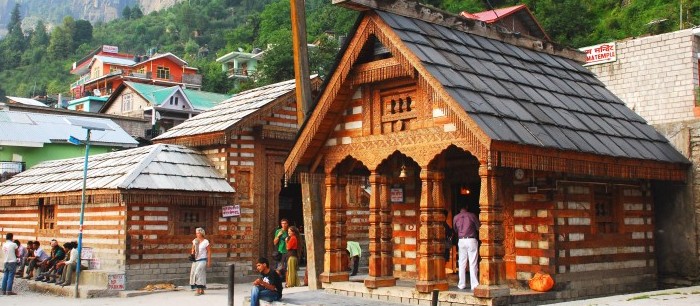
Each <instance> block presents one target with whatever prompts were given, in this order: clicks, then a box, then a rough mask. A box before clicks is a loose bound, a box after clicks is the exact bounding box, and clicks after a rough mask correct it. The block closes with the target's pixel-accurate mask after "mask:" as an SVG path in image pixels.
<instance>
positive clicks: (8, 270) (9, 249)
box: [2, 233, 18, 295]
mask: <svg viewBox="0 0 700 306" xmlns="http://www.w3.org/2000/svg"><path fill="white" fill-rule="evenodd" d="M12 238H13V235H12V233H7V235H5V239H6V241H5V243H4V244H3V245H2V252H3V253H4V254H5V274H4V275H3V276H2V295H17V293H14V292H13V291H12V283H13V282H14V281H15V272H16V271H17V255H18V254H17V253H18V252H17V245H16V244H15V242H14V241H12Z"/></svg>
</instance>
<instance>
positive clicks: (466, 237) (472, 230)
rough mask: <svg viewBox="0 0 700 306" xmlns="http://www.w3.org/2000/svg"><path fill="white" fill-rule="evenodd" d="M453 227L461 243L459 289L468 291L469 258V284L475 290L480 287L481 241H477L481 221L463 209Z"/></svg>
mask: <svg viewBox="0 0 700 306" xmlns="http://www.w3.org/2000/svg"><path fill="white" fill-rule="evenodd" d="M452 221H453V222H452V226H453V227H454V231H455V232H456V233H457V237H458V238H459V241H458V242H457V247H458V248H459V260H458V262H459V283H458V284H457V288H459V289H466V288H467V284H466V278H467V271H466V270H467V257H468V258H469V284H470V285H471V289H472V290H474V288H476V286H478V285H479V266H478V263H477V261H478V259H479V241H478V240H477V239H476V238H477V234H478V232H479V219H478V218H477V217H476V215H474V214H473V213H471V212H468V211H467V209H466V208H462V209H460V211H459V214H457V215H456V216H455V217H454V219H453V220H452Z"/></svg>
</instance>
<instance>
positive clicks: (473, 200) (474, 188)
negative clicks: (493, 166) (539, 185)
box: [431, 146, 481, 281]
mask: <svg viewBox="0 0 700 306" xmlns="http://www.w3.org/2000/svg"><path fill="white" fill-rule="evenodd" d="M431 166H433V167H434V169H435V170H436V171H439V172H442V173H444V177H445V179H444V181H443V190H444V193H445V194H444V197H445V210H447V217H446V220H445V221H446V222H447V224H448V225H449V226H450V228H451V229H453V230H454V226H453V224H452V220H453V219H454V216H455V215H457V214H458V213H459V210H460V209H461V208H462V207H466V208H467V210H468V211H470V212H473V213H475V214H476V215H477V216H478V215H479V212H480V209H479V196H480V192H481V180H480V178H479V161H478V160H477V159H476V158H475V157H474V156H472V155H471V154H469V153H468V152H466V151H464V150H462V149H460V148H457V147H455V146H450V147H448V148H447V149H445V150H444V151H443V152H442V153H441V154H440V155H438V156H436V158H435V160H433V162H432V163H431ZM456 235H457V233H456V231H454V237H453V239H452V240H451V241H450V242H451V243H450V244H449V246H450V250H449V252H448V254H447V256H448V258H446V260H445V273H446V275H448V276H449V279H450V280H451V281H456V278H457V277H458V276H457V272H458V261H457V259H458V256H459V251H458V249H457V241H458V237H456ZM445 244H446V246H447V245H448V243H447V242H446V243H445Z"/></svg>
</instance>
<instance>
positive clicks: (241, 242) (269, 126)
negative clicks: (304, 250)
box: [154, 78, 320, 273]
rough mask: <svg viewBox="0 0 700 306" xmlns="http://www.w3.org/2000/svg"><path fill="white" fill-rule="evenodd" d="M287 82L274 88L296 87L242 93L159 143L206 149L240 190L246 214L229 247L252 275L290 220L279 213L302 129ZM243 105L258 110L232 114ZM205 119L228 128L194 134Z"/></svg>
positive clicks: (234, 219)
mask: <svg viewBox="0 0 700 306" xmlns="http://www.w3.org/2000/svg"><path fill="white" fill-rule="evenodd" d="M283 83H284V84H282V83H278V84H273V85H270V86H268V87H269V88H272V89H271V90H274V88H280V87H284V86H287V87H289V86H290V85H289V84H291V87H289V88H288V89H284V90H282V91H278V92H274V93H270V92H268V91H266V89H265V88H263V89H253V90H251V91H250V92H243V93H240V94H239V95H238V96H234V97H233V98H231V99H229V100H227V101H224V102H222V103H221V104H220V105H218V106H217V107H215V108H213V109H211V110H210V111H207V112H204V113H202V114H201V115H199V116H196V117H193V118H192V119H191V120H188V121H185V122H184V123H183V124H182V125H180V126H178V127H175V128H174V129H173V130H171V131H169V132H168V133H165V134H163V135H161V136H160V137H158V138H157V139H155V140H154V141H155V142H160V143H173V144H181V145H186V146H190V147H195V148H197V149H199V150H201V151H202V152H203V153H204V154H205V155H207V156H208V157H209V160H210V162H211V163H212V165H213V166H214V167H215V168H216V169H217V171H218V172H219V173H221V174H222V175H223V176H224V177H226V178H227V180H228V181H229V183H230V184H231V186H232V187H233V188H234V189H235V190H236V193H235V195H234V203H235V204H237V205H240V208H241V215H240V216H238V217H231V218H228V219H231V223H232V224H234V226H233V227H232V229H233V230H234V233H232V235H231V237H230V240H229V241H228V243H231V244H232V245H235V246H236V251H235V252H233V253H232V254H233V256H235V257H237V258H239V259H240V260H242V261H246V262H248V263H249V264H248V265H246V266H245V267H244V268H243V271H245V272H246V273H255V271H254V269H253V267H254V265H255V262H256V260H257V259H258V258H259V257H261V256H262V257H268V258H269V257H270V255H271V254H272V250H273V238H274V231H275V229H276V228H277V227H278V226H279V220H280V218H288V216H281V215H280V213H279V209H280V191H281V190H282V189H283V188H284V187H285V186H284V184H285V182H284V177H285V176H284V168H283V165H284V160H285V158H286V157H287V155H288V153H289V150H290V149H291V147H292V145H293V144H294V142H293V140H294V137H295V135H296V132H297V130H298V126H297V118H296V113H297V112H296V99H295V96H294V87H293V84H294V83H293V82H289V81H287V82H283ZM280 84H281V85H280ZM312 85H313V87H314V90H316V91H317V90H318V87H319V86H320V79H318V78H315V79H313V80H312ZM256 91H257V92H256ZM272 96H274V97H273V98H271V97H272ZM242 104H251V105H258V106H254V107H255V109H254V110H252V111H250V110H241V111H240V113H242V114H243V115H241V116H238V115H236V111H231V109H235V108H236V107H240V105H242ZM227 116H231V118H234V119H231V118H228V119H227ZM201 117H205V118H216V119H211V120H212V122H213V123H212V125H217V126H223V128H219V129H216V130H215V131H210V132H200V131H201V130H199V131H194V128H193V129H192V130H190V129H191V128H192V126H193V125H196V124H197V123H196V120H203V119H201ZM204 120H208V119H204ZM173 133H174V134H173ZM299 201H300V200H299ZM297 225H298V224H297Z"/></svg>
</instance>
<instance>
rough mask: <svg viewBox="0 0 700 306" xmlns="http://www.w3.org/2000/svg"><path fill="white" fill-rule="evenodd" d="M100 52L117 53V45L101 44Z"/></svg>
mask: <svg viewBox="0 0 700 306" xmlns="http://www.w3.org/2000/svg"><path fill="white" fill-rule="evenodd" d="M102 52H106V53H119V47H117V46H110V45H102Z"/></svg>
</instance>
